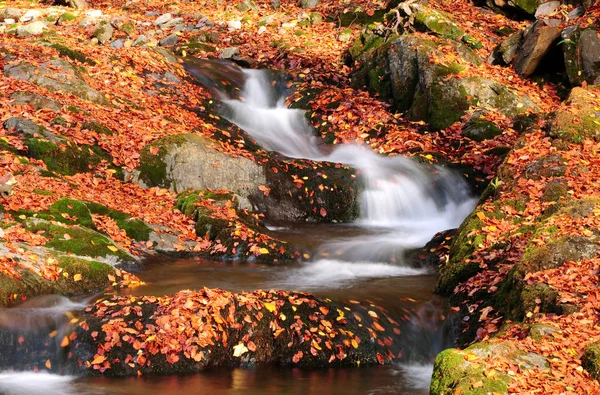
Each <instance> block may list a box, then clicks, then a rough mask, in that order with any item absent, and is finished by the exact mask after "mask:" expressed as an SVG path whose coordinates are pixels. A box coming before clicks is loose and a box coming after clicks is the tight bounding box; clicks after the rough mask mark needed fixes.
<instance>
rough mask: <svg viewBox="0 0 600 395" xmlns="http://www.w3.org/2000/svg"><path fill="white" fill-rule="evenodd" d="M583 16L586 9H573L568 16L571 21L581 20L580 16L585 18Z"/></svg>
mask: <svg viewBox="0 0 600 395" xmlns="http://www.w3.org/2000/svg"><path fill="white" fill-rule="evenodd" d="M583 14H585V8H583V7H577V8H573V9H572V10H571V12H569V13H568V14H567V18H569V20H573V19H577V18H579V17H580V16H583Z"/></svg>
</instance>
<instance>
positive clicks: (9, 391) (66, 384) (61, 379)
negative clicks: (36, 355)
mask: <svg viewBox="0 0 600 395" xmlns="http://www.w3.org/2000/svg"><path fill="white" fill-rule="evenodd" d="M73 380H75V377H73V376H59V375H57V374H50V373H43V372H40V373H33V372H0V394H2V395H71V394H78V393H80V390H77V389H76V388H75V387H74V385H73ZM87 393H89V392H87Z"/></svg>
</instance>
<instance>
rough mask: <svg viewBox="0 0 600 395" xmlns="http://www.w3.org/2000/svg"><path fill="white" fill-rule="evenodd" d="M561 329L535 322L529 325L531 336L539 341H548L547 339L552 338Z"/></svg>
mask: <svg viewBox="0 0 600 395" xmlns="http://www.w3.org/2000/svg"><path fill="white" fill-rule="evenodd" d="M558 331H559V329H558V328H556V327H555V326H552V325H548V324H533V325H531V326H530V327H529V334H528V335H529V337H531V338H532V339H533V340H535V341H537V342H542V341H547V340H546V339H549V338H552V337H553V335H554V333H556V332H558Z"/></svg>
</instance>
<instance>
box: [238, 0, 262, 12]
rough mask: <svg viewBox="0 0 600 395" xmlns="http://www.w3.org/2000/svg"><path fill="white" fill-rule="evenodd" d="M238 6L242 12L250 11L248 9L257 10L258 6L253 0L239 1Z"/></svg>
mask: <svg viewBox="0 0 600 395" xmlns="http://www.w3.org/2000/svg"><path fill="white" fill-rule="evenodd" d="M236 8H237V9H238V10H240V11H241V12H248V11H253V10H257V9H258V7H257V5H256V4H254V2H253V1H252V0H244V1H242V2H241V3H239V4H238V5H237V6H236Z"/></svg>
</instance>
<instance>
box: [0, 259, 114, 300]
mask: <svg viewBox="0 0 600 395" xmlns="http://www.w3.org/2000/svg"><path fill="white" fill-rule="evenodd" d="M51 256H52V257H53V258H54V259H56V261H57V265H58V266H59V267H60V268H62V269H63V272H66V273H68V274H69V276H68V277H67V276H65V275H62V274H61V275H60V276H59V278H58V279H56V280H55V281H49V280H46V279H44V278H43V277H41V276H39V275H37V274H35V273H33V272H31V271H29V270H26V269H17V270H18V273H19V275H20V277H21V278H20V279H14V278H12V277H9V276H7V275H5V274H0V307H6V306H9V305H13V304H17V303H19V302H21V299H22V297H25V298H27V299H29V298H31V297H34V296H38V295H53V294H58V295H64V296H77V295H88V294H90V293H91V292H96V291H99V290H101V289H103V288H106V287H107V286H109V285H110V284H111V281H110V280H109V279H108V276H109V275H110V274H113V273H114V270H115V269H114V268H113V267H112V266H110V265H107V264H106V263H102V262H99V261H94V260H89V259H84V258H81V257H76V256H67V255H62V254H60V253H52V254H51ZM75 274H80V275H81V280H78V281H75V279H74V275H75ZM15 295H17V296H16V297H15Z"/></svg>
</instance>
